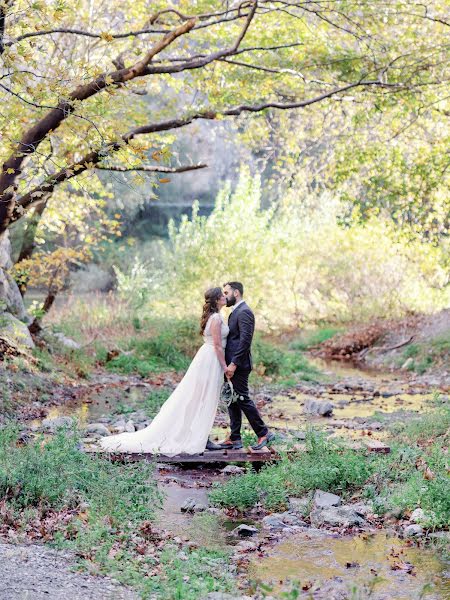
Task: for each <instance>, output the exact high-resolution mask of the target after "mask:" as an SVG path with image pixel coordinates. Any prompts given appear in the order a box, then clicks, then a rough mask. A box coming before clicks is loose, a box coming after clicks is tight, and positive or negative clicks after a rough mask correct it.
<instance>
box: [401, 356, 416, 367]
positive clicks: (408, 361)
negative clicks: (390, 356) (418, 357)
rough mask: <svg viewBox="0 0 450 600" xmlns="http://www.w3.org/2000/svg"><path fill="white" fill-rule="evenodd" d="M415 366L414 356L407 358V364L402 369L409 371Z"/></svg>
mask: <svg viewBox="0 0 450 600" xmlns="http://www.w3.org/2000/svg"><path fill="white" fill-rule="evenodd" d="M413 364H414V359H413V357H412V356H410V357H409V358H407V359H406V360H405V362H404V363H403V364H402V366H401V368H402V369H406V370H408V369H409V368H410V367H411V366H412V365H413Z"/></svg>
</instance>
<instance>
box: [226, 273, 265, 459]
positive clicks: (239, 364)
mask: <svg viewBox="0 0 450 600" xmlns="http://www.w3.org/2000/svg"><path fill="white" fill-rule="evenodd" d="M223 293H224V295H225V298H226V300H227V306H230V307H231V310H232V312H231V314H230V316H229V319H228V327H229V328H230V333H229V334H228V338H227V345H226V347H225V360H226V362H227V365H228V367H227V370H226V371H225V374H226V375H227V377H230V378H231V381H232V383H233V388H234V392H235V394H236V395H237V397H238V400H237V402H232V403H231V404H230V405H229V407H228V412H229V415H230V425H231V434H230V437H229V438H227V439H226V440H225V441H223V442H222V443H221V444H219V445H220V447H221V448H228V449H233V450H239V449H240V448H242V440H241V425H242V413H244V415H245V416H246V417H247V419H248V422H249V423H250V425H251V427H252V429H253V431H254V432H255V433H256V435H257V437H258V443H257V444H255V445H254V446H252V449H253V450H261V448H264V446H267V444H268V442H270V441H271V440H272V439H273V438H274V435H273V433H269V430H268V429H267V427H266V425H265V423H264V421H263V420H262V418H261V415H260V414H259V411H258V409H257V408H256V406H255V403H254V402H253V400H251V399H250V396H249V389H248V378H249V375H250V372H251V370H252V368H253V363H252V355H251V352H250V346H251V344H252V338H253V332H254V330H255V315H254V314H253V312H252V311H251V310H250V308H249V307H248V306H247V304H246V303H245V302H244V299H243V295H244V287H243V285H242V283H239V281H230V282H228V283H226V284H225V285H224V288H223Z"/></svg>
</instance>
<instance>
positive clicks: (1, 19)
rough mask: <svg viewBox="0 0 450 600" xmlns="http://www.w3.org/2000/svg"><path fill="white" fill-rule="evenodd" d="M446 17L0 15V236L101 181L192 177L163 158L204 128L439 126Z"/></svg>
mask: <svg viewBox="0 0 450 600" xmlns="http://www.w3.org/2000/svg"><path fill="white" fill-rule="evenodd" d="M447 9H448V4H447V2H444V1H441V2H439V1H436V2H425V3H411V2H406V1H396V2H388V3H386V2H378V1H375V2H373V1H370V2H369V1H351V2H349V1H341V0H334V1H331V0H324V1H321V0H318V1H316V2H314V1H310V0H305V1H297V2H292V1H285V0H275V1H268V0H250V1H244V2H240V3H233V4H230V3H228V2H226V3H224V2H218V1H212V0H207V1H201V2H187V1H184V0H182V1H180V2H176V3H170V2H151V3H149V2H147V1H144V0H134V1H133V2H129V1H125V2H120V3H119V2H114V1H112V2H108V3H105V2H101V1H98V2H88V1H87V0H78V1H74V2H71V3H68V2H65V1H64V0H55V1H43V0H36V1H29V0H1V1H0V53H1V60H2V65H1V74H0V93H1V96H2V108H1V113H0V122H1V126H0V129H1V132H2V139H1V144H0V161H1V163H2V165H3V166H2V170H1V173H0V232H2V231H4V230H5V229H6V228H8V227H9V226H10V225H11V224H12V223H14V222H15V221H17V220H18V219H20V218H21V217H22V216H23V215H24V214H25V213H26V212H27V211H28V210H30V209H31V208H34V207H36V206H38V205H39V204H42V203H43V202H46V201H47V199H48V198H49V197H50V195H51V194H52V193H53V192H54V191H56V190H58V189H59V188H60V187H61V186H62V185H63V184H66V182H68V181H70V182H71V185H73V186H75V189H76V188H79V189H83V190H85V191H86V192H87V193H89V190H90V180H91V173H92V171H93V170H94V169H109V170H115V169H116V170H120V171H124V170H125V171H127V170H131V171H132V170H141V171H142V172H143V173H146V172H147V173H148V172H151V173H154V172H161V171H162V172H164V173H167V172H171V171H176V170H183V169H193V168H199V167H201V165H194V164H187V165H185V164H177V163H176V161H175V160H174V158H173V157H171V155H170V152H168V151H167V148H168V146H169V145H170V142H171V141H172V140H173V139H174V138H173V135H174V134H175V133H176V131H177V130H178V129H180V128H182V127H186V126H188V125H189V124H190V123H192V122H193V121H195V120H198V119H206V120H211V119H223V118H227V117H239V115H244V116H243V117H241V118H244V119H245V118H248V117H246V116H245V115H252V114H254V113H259V112H261V111H282V110H295V109H302V108H305V107H308V106H312V105H315V104H317V105H319V104H320V105H321V106H324V107H330V106H333V105H334V104H337V103H339V104H342V103H345V102H348V103H350V104H352V105H358V103H360V102H367V103H368V104H367V106H369V107H370V109H371V110H374V111H383V110H385V109H386V108H391V107H396V109H397V113H396V114H397V118H398V119H399V120H400V121H402V122H404V124H405V127H406V125H407V123H408V119H410V118H411V116H412V115H413V114H418V113H420V112H423V111H424V110H425V109H426V107H429V106H433V107H434V109H436V110H440V111H442V114H444V113H446V112H447V111H448V105H447V104H446V102H448V101H447V100H446V95H448V89H447V86H448V77H449V72H448V43H447V39H446V35H447V34H448V30H449V25H450V23H449V21H448V19H447V17H446V13H447ZM300 118H301V117H300ZM368 151H371V149H370V148H369V149H368ZM447 159H448V154H445V159H444V161H443V164H442V167H441V168H442V169H443V170H444V172H445V170H446V164H447V163H446V162H445V160H447ZM439 160H441V158H440V159H439ZM447 162H448V161H447ZM165 179H166V177H165V176H164V177H162V178H161V181H162V182H164V181H165ZM76 201H77V195H74V197H73V202H76Z"/></svg>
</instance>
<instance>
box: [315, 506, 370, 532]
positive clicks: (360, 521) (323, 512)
mask: <svg viewBox="0 0 450 600" xmlns="http://www.w3.org/2000/svg"><path fill="white" fill-rule="evenodd" d="M310 518H311V523H312V524H313V525H314V527H320V526H323V525H331V526H332V527H339V526H343V527H352V526H357V527H362V526H363V525H364V524H365V520H364V518H363V517H362V516H361V515H360V514H358V512H357V511H356V510H354V508H353V507H352V506H345V505H344V506H333V507H330V508H322V509H321V508H315V509H314V510H312V511H311V514H310Z"/></svg>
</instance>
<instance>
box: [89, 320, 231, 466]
mask: <svg viewBox="0 0 450 600" xmlns="http://www.w3.org/2000/svg"><path fill="white" fill-rule="evenodd" d="M213 319H219V320H220V323H221V338H222V347H223V348H225V345H226V342H227V336H228V333H229V329H228V326H227V325H226V324H225V321H224V320H223V317H222V316H221V315H220V314H219V313H214V314H213V315H211V316H210V317H209V319H208V322H207V324H206V327H205V331H204V335H203V340H204V344H203V345H202V346H201V348H200V349H199V351H198V352H197V354H196V355H195V357H194V359H193V361H192V362H191V364H190V365H189V368H188V370H187V371H186V374H185V376H184V377H183V379H182V380H181V381H180V383H179V384H178V386H177V387H176V388H175V390H174V391H173V393H172V394H171V395H170V397H169V398H168V399H167V400H166V402H165V403H164V404H163V406H162V407H161V409H160V411H159V413H158V414H157V415H156V417H155V418H154V419H153V421H152V422H151V424H150V425H149V426H148V427H146V428H145V429H141V430H140V431H135V432H133V433H121V434H119V435H112V436H109V437H104V438H102V439H101V440H100V445H101V447H102V449H104V450H108V451H116V452H151V453H157V454H165V455H167V456H175V455H177V454H197V453H199V452H203V451H204V449H205V446H206V442H207V441H208V436H209V433H210V431H211V428H212V426H213V423H214V418H215V415H216V411H217V404H218V402H219V396H220V389H221V386H222V383H223V369H222V367H221V365H220V363H219V359H218V358H217V354H216V352H215V350H214V345H213V338H212V335H211V323H212V321H213Z"/></svg>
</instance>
